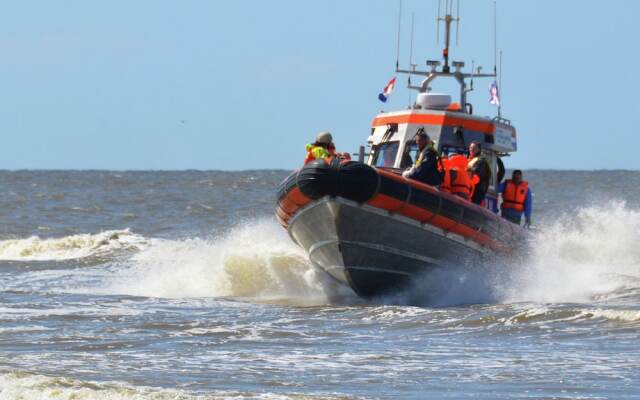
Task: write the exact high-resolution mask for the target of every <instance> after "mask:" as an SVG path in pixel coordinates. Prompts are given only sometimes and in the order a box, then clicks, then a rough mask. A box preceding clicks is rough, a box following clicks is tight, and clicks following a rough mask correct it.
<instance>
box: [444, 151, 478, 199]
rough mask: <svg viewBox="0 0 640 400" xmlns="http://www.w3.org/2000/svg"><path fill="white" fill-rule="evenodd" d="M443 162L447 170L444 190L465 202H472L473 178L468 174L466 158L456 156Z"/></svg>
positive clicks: (460, 155) (459, 155)
mask: <svg viewBox="0 0 640 400" xmlns="http://www.w3.org/2000/svg"><path fill="white" fill-rule="evenodd" d="M442 162H443V164H444V169H445V171H444V180H443V181H442V190H444V191H445V192H450V193H452V194H455V195H456V196H459V197H462V198H463V199H465V200H470V199H471V189H472V185H471V177H470V176H469V173H468V172H467V159H466V158H465V156H464V155H462V154H454V155H452V156H450V157H449V158H448V159H446V160H443V161H442Z"/></svg>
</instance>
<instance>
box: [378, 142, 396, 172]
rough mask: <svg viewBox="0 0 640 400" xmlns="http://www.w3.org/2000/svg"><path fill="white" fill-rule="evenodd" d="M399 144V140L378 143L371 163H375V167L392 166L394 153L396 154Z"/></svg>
mask: <svg viewBox="0 0 640 400" xmlns="http://www.w3.org/2000/svg"><path fill="white" fill-rule="evenodd" d="M399 146H400V143H399V142H387V143H381V144H379V145H378V146H377V147H376V153H375V159H374V161H373V165H375V166H376V167H387V168H391V167H393V166H394V164H395V161H396V155H397V154H398V147H399Z"/></svg>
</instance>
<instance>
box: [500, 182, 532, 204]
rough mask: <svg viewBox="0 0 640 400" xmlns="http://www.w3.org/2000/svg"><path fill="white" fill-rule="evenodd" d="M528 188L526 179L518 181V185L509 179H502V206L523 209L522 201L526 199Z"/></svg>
mask: <svg viewBox="0 0 640 400" xmlns="http://www.w3.org/2000/svg"><path fill="white" fill-rule="evenodd" d="M528 189H529V183H528V182H527V181H520V183H519V184H518V185H516V184H515V182H514V181H512V180H511V179H507V180H506V181H504V192H503V193H502V208H503V209H505V208H510V209H512V210H515V211H518V212H522V211H524V202H525V200H526V199H527V190H528Z"/></svg>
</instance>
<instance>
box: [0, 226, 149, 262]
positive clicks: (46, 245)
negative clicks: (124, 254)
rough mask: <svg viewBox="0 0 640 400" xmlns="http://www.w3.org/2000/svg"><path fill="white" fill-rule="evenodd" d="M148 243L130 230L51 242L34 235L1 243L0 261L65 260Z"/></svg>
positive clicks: (78, 236) (70, 237) (58, 239)
mask: <svg viewBox="0 0 640 400" xmlns="http://www.w3.org/2000/svg"><path fill="white" fill-rule="evenodd" d="M144 244H146V240H145V238H144V237H142V236H140V235H136V234H133V233H131V232H130V231H129V230H128V229H125V230H112V231H104V232H100V233H96V234H79V235H71V236H65V237H61V238H48V239H42V238H40V237H38V236H32V237H29V238H24V239H9V240H2V241H0V260H12V261H62V260H70V259H78V258H84V257H89V256H93V255H99V254H104V253H107V252H110V251H114V250H119V249H124V248H141V247H143V246H144Z"/></svg>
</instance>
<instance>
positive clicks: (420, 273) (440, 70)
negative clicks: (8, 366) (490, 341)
mask: <svg viewBox="0 0 640 400" xmlns="http://www.w3.org/2000/svg"><path fill="white" fill-rule="evenodd" d="M440 19H441V20H443V21H444V22H445V28H446V36H445V38H446V42H445V48H444V50H443V58H444V63H443V64H441V63H440V62H439V61H427V65H428V66H429V67H430V70H428V71H420V70H417V69H416V68H415V67H413V68H412V69H410V70H404V69H400V68H398V67H396V72H397V73H404V74H410V76H423V77H424V78H423V81H422V83H421V84H420V85H416V86H412V85H411V83H410V81H409V84H408V87H409V88H411V89H415V90H417V91H418V94H417V97H416V100H415V102H414V103H413V105H412V106H411V107H410V108H409V109H407V110H401V111H392V112H382V113H380V114H378V115H377V116H376V117H375V118H374V119H373V123H372V127H371V134H370V136H369V137H368V140H367V145H368V146H369V148H370V150H369V151H368V153H365V151H364V146H362V147H361V148H360V152H359V159H358V161H351V160H340V159H338V158H330V159H321V160H315V161H312V162H310V163H308V164H307V165H305V166H303V167H302V168H300V169H299V170H296V171H294V172H293V173H292V174H290V175H289V176H288V177H287V178H286V179H285V180H284V181H283V182H282V183H281V184H280V187H279V191H278V201H277V207H276V218H277V219H278V221H279V222H280V224H281V225H282V226H283V227H284V228H286V229H287V230H288V232H289V235H290V237H291V238H292V240H293V241H294V242H295V243H297V244H298V245H299V246H301V247H302V248H303V249H304V250H306V252H307V253H308V255H309V259H310V261H311V262H312V263H313V264H314V265H315V266H317V267H318V268H321V269H322V270H324V271H326V272H327V273H328V274H330V275H331V276H333V277H334V278H335V279H337V280H338V281H340V282H342V283H344V284H345V285H348V286H350V287H351V288H352V289H353V290H354V291H355V293H356V294H358V295H359V296H361V297H363V298H374V297H378V296H383V295H388V294H393V293H397V292H400V291H404V290H408V289H413V287H415V286H416V285H419V284H420V283H421V282H424V279H429V272H430V271H433V270H434V269H436V268H450V267H452V266H455V265H460V264H461V263H477V262H478V261H480V260H484V259H487V258H491V257H494V256H500V255H509V254H511V253H512V252H514V250H515V248H516V246H517V244H518V243H521V241H522V239H523V238H524V236H525V231H524V229H523V228H521V227H520V226H518V225H515V224H513V223H511V222H508V221H507V220H505V219H503V218H501V217H500V216H498V215H497V207H498V192H497V190H498V185H499V180H498V179H499V178H498V175H500V174H502V175H504V168H503V167H502V163H501V161H500V157H503V156H506V155H508V154H509V153H512V152H514V151H516V150H517V136H516V130H515V128H514V127H513V125H511V123H510V121H509V120H507V119H505V118H503V117H502V116H498V117H494V118H490V117H483V116H478V115H475V114H474V113H473V106H472V105H471V104H470V103H468V102H467V93H468V92H469V91H470V90H472V88H473V81H472V80H473V79H475V78H487V77H493V78H495V77H496V73H495V69H494V73H493V74H482V73H480V71H479V70H478V71H473V70H472V71H471V72H463V71H462V69H463V68H464V63H463V62H458V61H453V62H452V66H450V65H449V29H450V24H451V22H452V21H454V20H455V18H453V17H452V16H451V15H446V16H445V17H443V18H440ZM451 67H453V70H452V68H451ZM436 78H453V79H454V80H455V81H456V82H457V83H458V84H459V86H460V92H459V96H460V99H459V102H453V101H452V99H451V96H450V95H447V94H439V93H433V92H432V90H431V88H430V83H432V81H433V80H434V79H436ZM467 80H471V86H468V85H467ZM421 129H423V130H424V131H425V132H426V133H427V134H428V135H429V137H430V138H431V139H433V140H435V142H436V143H437V150H438V151H439V152H440V153H441V154H445V155H446V154H460V153H464V152H467V149H468V146H469V144H470V143H471V142H472V141H477V142H479V143H481V144H482V149H483V154H482V155H483V156H484V157H485V158H486V160H487V161H488V162H489V165H490V166H491V171H492V179H491V182H490V186H489V190H488V193H487V196H486V200H485V202H484V204H483V205H482V206H480V205H476V204H473V203H471V202H470V201H469V200H466V199H463V198H461V197H458V196H456V195H453V194H451V193H448V192H446V191H443V190H441V189H440V188H438V187H435V186H431V185H427V184H424V183H421V182H418V181H416V180H412V179H407V178H404V177H403V176H402V171H403V170H405V169H406V168H408V167H410V166H411V164H412V163H413V160H414V159H415V157H416V155H417V152H418V149H417V146H416V145H415V143H414V137H415V135H416V132H418V131H419V130H421ZM418 289H419V288H418Z"/></svg>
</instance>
